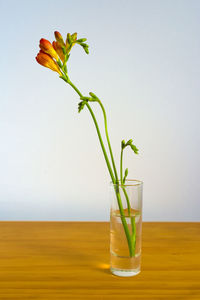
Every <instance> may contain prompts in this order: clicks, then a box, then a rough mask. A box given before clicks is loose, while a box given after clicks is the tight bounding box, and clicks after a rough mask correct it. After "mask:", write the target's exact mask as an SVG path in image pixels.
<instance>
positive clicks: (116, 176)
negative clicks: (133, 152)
mask: <svg viewBox="0 0 200 300" xmlns="http://www.w3.org/2000/svg"><path fill="white" fill-rule="evenodd" d="M98 103H99V104H100V106H101V109H102V111H103V116H104V124H105V133H106V139H107V142H108V148H109V151H110V156H111V161H112V165H113V170H114V173H115V178H116V182H118V175H117V169H116V166H115V161H114V157H113V152H112V148H111V144H110V139H109V135H108V127H107V117H106V111H105V108H104V106H103V104H102V103H101V101H100V100H99V99H98Z"/></svg>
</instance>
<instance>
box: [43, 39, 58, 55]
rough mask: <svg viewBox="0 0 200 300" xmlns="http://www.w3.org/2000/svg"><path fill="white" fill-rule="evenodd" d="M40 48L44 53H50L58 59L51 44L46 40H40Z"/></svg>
mask: <svg viewBox="0 0 200 300" xmlns="http://www.w3.org/2000/svg"><path fill="white" fill-rule="evenodd" d="M40 49H41V50H42V51H44V52H45V53H47V54H49V55H51V57H53V58H55V59H56V60H58V54H57V53H56V51H55V50H54V48H53V46H52V44H51V43H50V42H49V41H48V40H45V39H41V40H40Z"/></svg>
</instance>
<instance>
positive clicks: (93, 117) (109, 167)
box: [68, 80, 115, 183]
mask: <svg viewBox="0 0 200 300" xmlns="http://www.w3.org/2000/svg"><path fill="white" fill-rule="evenodd" d="M68 83H69V85H71V87H72V88H73V89H74V90H75V91H76V92H77V93H78V95H79V96H80V97H83V95H82V94H81V92H80V91H79V89H78V88H77V87H76V86H75V85H74V84H73V83H72V82H71V81H70V80H68ZM86 106H87V108H88V109H89V112H90V114H91V116H92V119H93V121H94V124H95V127H96V131H97V135H98V138H99V142H100V144H101V148H102V151H103V155H104V158H105V161H106V164H107V167H108V170H109V173H110V176H111V179H112V182H113V183H115V177H114V174H113V171H112V169H111V166H110V162H109V159H108V156H107V153H106V149H105V147H104V144H103V140H102V137H101V133H100V130H99V126H98V123H97V120H96V118H95V115H94V113H93V111H92V109H91V107H90V105H89V103H88V102H86Z"/></svg>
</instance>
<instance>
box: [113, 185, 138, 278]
mask: <svg viewBox="0 0 200 300" xmlns="http://www.w3.org/2000/svg"><path fill="white" fill-rule="evenodd" d="M142 191H143V183H142V181H139V180H135V179H133V180H126V181H125V183H124V184H123V185H121V184H120V183H118V184H113V183H111V193H110V197H111V210H110V256H111V266H110V269H111V272H112V273H113V274H114V275H118V276H124V277H128V276H134V275H137V274H138V273H139V272H140V264H141V242H142Z"/></svg>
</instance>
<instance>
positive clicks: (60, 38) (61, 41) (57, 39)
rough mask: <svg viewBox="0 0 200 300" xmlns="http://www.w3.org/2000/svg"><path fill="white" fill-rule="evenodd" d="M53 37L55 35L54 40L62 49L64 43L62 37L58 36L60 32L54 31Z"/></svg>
mask: <svg viewBox="0 0 200 300" xmlns="http://www.w3.org/2000/svg"><path fill="white" fill-rule="evenodd" d="M54 35H55V38H56V41H57V42H58V44H59V45H60V46H61V47H64V46H65V43H64V41H63V37H62V35H61V34H60V32H58V31H55V32H54Z"/></svg>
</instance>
